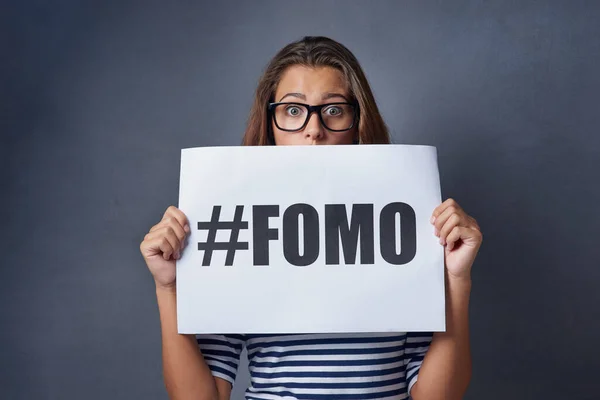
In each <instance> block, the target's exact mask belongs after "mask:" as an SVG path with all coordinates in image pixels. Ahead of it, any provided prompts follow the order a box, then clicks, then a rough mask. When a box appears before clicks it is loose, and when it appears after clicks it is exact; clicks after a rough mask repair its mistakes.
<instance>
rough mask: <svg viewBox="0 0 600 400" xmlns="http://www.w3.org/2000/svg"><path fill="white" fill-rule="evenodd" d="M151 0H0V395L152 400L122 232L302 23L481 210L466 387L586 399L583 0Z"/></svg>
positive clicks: (592, 86)
mask: <svg viewBox="0 0 600 400" xmlns="http://www.w3.org/2000/svg"><path fill="white" fill-rule="evenodd" d="M165 3H167V2H163V4H160V3H158V2H156V3H151V2H139V3H132V2H123V1H104V2H96V3H89V2H81V1H64V2H45V1H38V2H34V1H13V2H10V3H9V2H3V3H2V6H1V7H2V9H1V11H0V16H1V17H0V18H1V20H0V26H1V27H2V28H1V29H2V31H3V32H2V34H1V35H0V37H1V38H0V44H1V46H2V51H1V54H2V62H1V64H0V68H1V69H2V70H1V77H2V80H1V85H2V86H1V88H0V96H1V102H0V107H1V108H0V110H1V113H2V115H1V117H2V118H1V122H0V123H1V129H2V131H1V132H2V144H1V151H2V154H1V156H2V157H1V159H2V169H1V174H2V175H1V176H0V178H2V207H1V210H2V215H1V218H2V225H1V226H2V230H1V233H0V234H1V237H0V239H1V240H0V243H2V256H1V257H2V258H1V259H2V265H1V271H2V279H1V290H0V293H1V295H2V298H1V303H0V318H1V321H0V322H1V324H2V325H1V330H0V335H1V336H0V343H1V345H0V346H1V348H0V354H1V360H2V362H1V364H0V365H1V371H0V387H1V392H0V397H1V398H3V399H142V398H143V399H165V398H166V392H165V390H164V388H163V382H162V377H161V360H160V330H159V320H158V313H157V307H156V300H155V296H154V290H153V283H152V280H151V276H150V274H149V273H148V271H147V269H146V267H145V264H144V262H143V260H142V258H141V256H140V254H139V248H138V246H139V243H140V241H141V240H142V238H143V236H144V234H145V232H146V231H147V229H149V228H150V226H151V225H153V224H154V223H156V222H157V221H158V219H159V218H160V216H161V215H162V213H163V211H164V210H165V208H166V207H167V206H168V205H170V204H177V201H178V198H177V197H178V179H179V151H180V149H181V148H183V147H194V146H206V145H237V144H239V143H240V139H241V134H242V131H243V129H244V125H245V120H246V117H247V113H248V110H249V107H250V104H251V100H252V96H253V90H254V88H255V85H256V82H257V79H258V77H259V75H260V73H261V71H262V69H263V67H264V66H265V65H266V63H267V62H268V60H269V59H270V58H271V57H272V56H273V55H274V54H275V52H276V51H277V50H278V49H279V48H281V47H282V46H283V45H285V44H287V43H288V42H290V41H292V40H295V39H298V38H300V37H301V36H303V35H306V34H323V35H327V36H330V37H332V38H334V39H337V40H339V41H341V42H342V43H344V44H345V45H347V46H348V47H349V48H350V49H351V50H352V51H353V52H354V53H355V54H356V56H357V57H358V59H359V60H360V61H361V63H362V65H363V67H364V69H365V71H366V73H367V76H368V78H369V79H370V82H371V84H372V87H373V90H374V93H375V95H376V99H377V101H378V104H379V105H380V107H381V111H382V113H383V115H384V118H385V119H386V121H387V123H388V124H389V126H390V128H391V130H392V132H393V137H394V140H395V142H397V143H407V144H431V145H435V146H437V147H438V150H439V157H440V168H441V174H442V184H443V191H444V196H445V197H450V196H451V197H455V198H456V199H458V200H459V202H460V203H461V204H462V205H463V207H465V208H466V210H467V211H468V212H469V213H471V214H472V215H474V216H475V217H476V218H477V219H478V220H479V222H480V224H481V226H482V229H483V231H484V235H485V238H484V246H483V248H482V250H481V253H480V256H479V258H478V260H477V262H476V265H475V267H474V272H473V279H474V287H473V293H472V314H471V321H472V330H471V331H472V347H473V358H474V366H475V371H474V375H473V380H472V384H471V387H470V389H469V393H468V396H467V397H466V398H467V399H489V400H493V399H548V400H550V399H564V398H569V399H592V398H594V399H596V398H598V396H599V395H598V393H599V392H600V380H598V378H597V376H598V373H600V354H599V353H600V350H598V339H599V338H600V322H599V319H598V312H597V305H598V304H599V303H600V290H598V284H599V283H600V268H599V266H600V265H599V264H600V263H599V259H600V250H599V249H600V245H599V244H598V243H597V242H596V240H598V237H599V236H598V229H599V225H600V218H599V215H600V214H599V212H598V206H599V203H600V202H599V200H600V189H599V187H598V175H599V172H598V171H600V168H599V167H600V165H599V164H600V163H599V161H598V153H599V151H598V150H599V149H600V138H599V132H598V127H599V126H600V107H599V99H598V95H599V93H600V77H599V76H600V75H599V72H598V71H599V70H600V23H599V22H598V21H600V4H599V3H598V2H597V1H596V2H593V1H554V2H548V1H507V2H500V1H496V2H485V1H448V2H437V1H436V2H431V1H428V2H422V1H413V2H399V1H398V2H390V1H376V2H375V1H374V2H368V3H367V2H357V1H335V2H330V1H320V2H313V1H308V2H306V1H303V2H283V1H271V2H249V1H248V2H241V1H240V2H234V3H221V2H219V3H217V2H194V3H192V2H189V3H187V4H182V3H181V4H177V5H175V4H174V3H175V2H171V3H169V4H165ZM178 3H179V2H178ZM230 295H232V296H235V293H232V294H230ZM240 379H241V380H242V384H244V383H245V380H246V379H247V374H246V371H245V370H242V372H241V378H240ZM242 391H243V388H242V387H241V386H238V387H237V388H236V391H235V393H236V395H235V396H234V398H236V399H238V398H240V397H239V396H240V393H241V392H242Z"/></svg>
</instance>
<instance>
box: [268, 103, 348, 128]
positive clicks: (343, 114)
mask: <svg viewBox="0 0 600 400" xmlns="http://www.w3.org/2000/svg"><path fill="white" fill-rule="evenodd" d="M269 112H270V113H271V115H272V116H273V120H274V121H275V126H277V128H279V129H281V130H282V131H286V132H297V131H301V130H302V129H304V128H305V127H306V124H308V120H309V119H310V116H311V114H312V113H313V112H316V113H317V114H318V115H319V119H320V120H321V124H323V126H324V127H325V128H327V129H328V130H330V131H333V132H344V131H347V130H350V129H352V127H354V125H355V124H356V122H357V120H358V105H357V104H356V103H341V102H340V103H327V104H320V105H318V106H311V105H308V104H304V103H269Z"/></svg>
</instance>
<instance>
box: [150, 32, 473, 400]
mask: <svg viewBox="0 0 600 400" xmlns="http://www.w3.org/2000/svg"><path fill="white" fill-rule="evenodd" d="M389 142H390V139H389V135H388V132H387V128H386V126H385V124H384V122H383V120H382V118H381V115H380V114H379V111H378V109H377V106H376V104H375V100H374V98H373V94H372V93H371V90H370V88H369V85H368V83H367V79H366V77H365V75H364V73H363V71H362V69H361V67H360V65H359V63H358V61H357V60H356V58H355V57H354V56H353V55H352V53H351V52H350V51H349V50H348V49H347V48H345V47H344V46H342V45H341V44H339V43H337V42H335V41H333V40H331V39H328V38H324V37H305V38H304V39H302V40H300V41H298V42H294V43H291V44H290V45H288V46H286V47H285V48H283V49H282V50H281V51H280V52H279V53H278V54H277V55H276V56H275V57H274V59H273V60H272V61H271V62H270V64H269V65H268V67H267V69H266V71H265V73H264V75H263V77H262V78H261V80H260V82H259V84H258V88H257V91H256V97H255V101H254V105H253V107H252V110H251V113H250V118H249V120H248V127H247V130H246V133H245V136H244V140H243V143H244V144H245V145H250V146H252V145H312V144H328V145H331V144H360V143H366V144H373V143H381V144H385V143H389ZM432 211H433V212H432V216H431V223H432V231H433V232H434V234H435V235H437V236H438V237H439V241H440V244H441V245H442V246H444V247H445V266H446V297H447V299H446V304H447V306H446V326H447V330H446V332H436V333H434V334H431V333H396V334H390V333H386V334H315V335H242V334H240V335H179V334H177V324H176V298H175V260H177V259H178V258H179V257H180V254H181V252H182V250H183V248H184V246H185V238H186V236H187V235H188V233H189V232H190V228H189V223H188V221H187V219H186V217H185V215H184V214H183V213H182V212H181V211H180V210H178V209H177V208H175V207H173V206H171V207H169V208H168V209H167V210H166V212H165V214H164V216H163V218H162V220H161V221H160V222H159V223H158V224H157V225H155V226H154V227H152V228H151V229H150V232H149V233H148V234H147V235H146V237H145V238H144V241H143V242H142V244H141V246H140V249H141V252H142V255H143V256H144V259H145V261H146V263H147V265H148V268H149V269H150V271H151V273H152V275H153V277H154V279H155V282H156V295H157V299H158V306H159V312H160V321H161V327H162V350H163V372H164V378H165V384H166V388H167V391H168V393H169V396H170V397H171V398H173V399H229V397H230V394H231V389H232V384H233V382H234V380H235V376H236V372H237V368H238V364H239V355H240V353H241V351H242V348H243V347H244V346H246V347H247V349H248V355H249V361H250V365H249V367H250V368H249V369H250V376H251V385H250V387H249V388H248V389H247V391H246V398H247V399H278V398H285V399H383V398H390V399H391V398H393V399H407V398H412V399H414V400H435V399H445V400H448V399H460V398H462V396H463V395H464V393H465V391H466V388H467V386H468V383H469V380H470V376H471V356H470V345H469V332H468V304H469V297H470V291H471V274H470V271H471V266H472V264H473V261H474V259H475V256H476V254H477V252H478V250H479V247H480V245H481V242H482V235H481V233H480V230H479V226H478V225H477V222H476V221H475V220H474V219H473V218H472V217H470V216H469V215H468V214H467V213H465V212H464V211H463V210H462V209H461V208H460V207H459V205H458V204H457V203H456V202H455V201H454V200H451V199H450V200H447V201H445V202H444V203H442V204H441V205H439V206H438V207H437V208H436V209H435V210H432ZM206 306H207V307H210V305H209V304H207V305H206Z"/></svg>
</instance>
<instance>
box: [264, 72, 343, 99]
mask: <svg viewBox="0 0 600 400" xmlns="http://www.w3.org/2000/svg"><path fill="white" fill-rule="evenodd" d="M292 92H295V93H303V94H305V95H311V94H313V95H319V94H321V93H326V92H337V93H341V94H344V95H347V94H348V84H347V82H346V79H345V78H344V75H343V74H342V73H341V72H340V71H339V70H337V69H335V68H332V67H314V68H312V67H306V66H303V65H293V66H291V67H288V68H287V69H286V70H285V71H284V73H283V74H282V76H281V80H280V81H279V84H278V85H277V90H276V91H275V97H276V98H280V97H281V96H283V95H285V94H286V93H292Z"/></svg>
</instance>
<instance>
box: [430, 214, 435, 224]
mask: <svg viewBox="0 0 600 400" xmlns="http://www.w3.org/2000/svg"><path fill="white" fill-rule="evenodd" d="M429 222H431V223H432V224H433V223H434V222H435V215H432V216H431V219H430V220H429Z"/></svg>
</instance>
